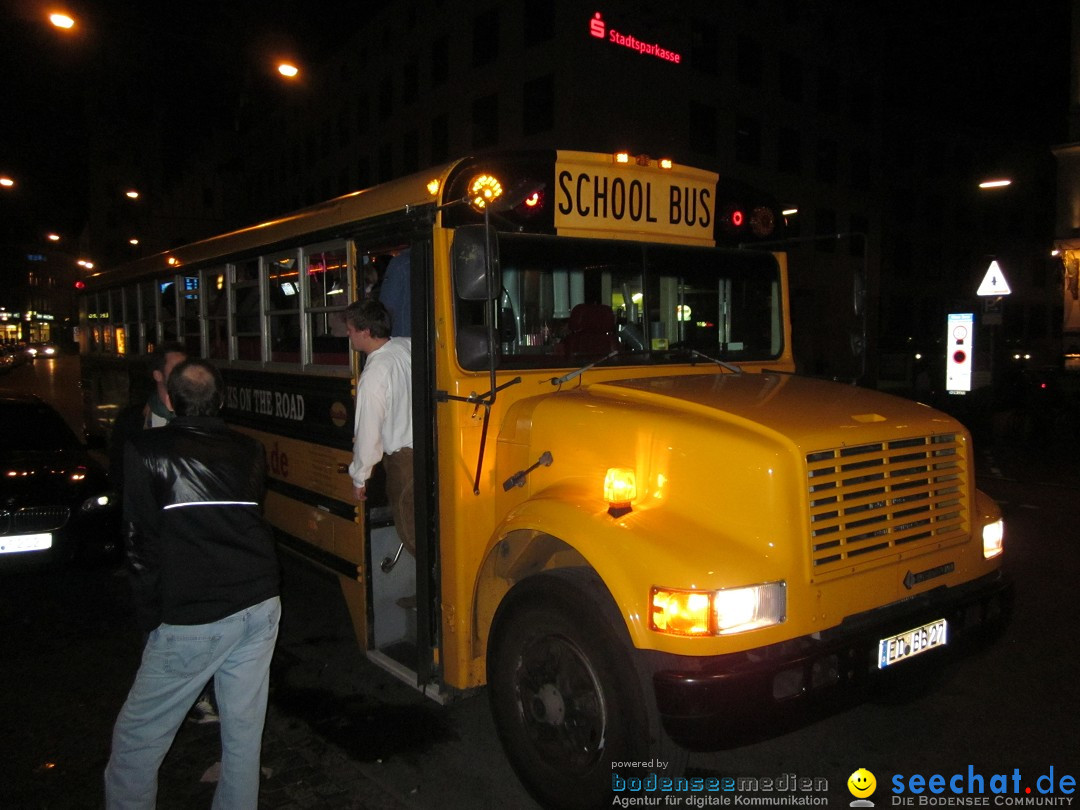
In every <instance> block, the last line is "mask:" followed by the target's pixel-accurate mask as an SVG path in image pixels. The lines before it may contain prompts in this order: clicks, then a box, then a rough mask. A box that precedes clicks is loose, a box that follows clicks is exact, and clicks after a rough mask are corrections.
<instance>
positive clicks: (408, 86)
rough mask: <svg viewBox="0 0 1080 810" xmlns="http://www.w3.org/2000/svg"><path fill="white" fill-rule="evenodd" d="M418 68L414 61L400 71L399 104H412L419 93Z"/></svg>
mask: <svg viewBox="0 0 1080 810" xmlns="http://www.w3.org/2000/svg"><path fill="white" fill-rule="evenodd" d="M419 88H420V75H419V68H418V67H417V64H416V62H415V61H412V62H409V63H408V64H407V65H405V67H404V68H402V70H401V103H402V104H412V103H413V102H415V101H416V97H417V95H418V94H419V92H420V89H419Z"/></svg>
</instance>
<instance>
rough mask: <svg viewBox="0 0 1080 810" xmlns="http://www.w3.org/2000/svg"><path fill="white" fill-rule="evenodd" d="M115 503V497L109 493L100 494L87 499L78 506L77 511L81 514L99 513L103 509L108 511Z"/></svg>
mask: <svg viewBox="0 0 1080 810" xmlns="http://www.w3.org/2000/svg"><path fill="white" fill-rule="evenodd" d="M115 502H116V498H115V496H113V495H112V493H109V492H102V493H100V494H98V495H94V496H92V497H89V498H87V499H86V500H85V501H83V502H82V504H80V506H79V511H80V512H82V513H83V514H88V513H90V512H100V511H102V510H104V509H108V508H109V507H111V506H112V505H113V504H114V503H115Z"/></svg>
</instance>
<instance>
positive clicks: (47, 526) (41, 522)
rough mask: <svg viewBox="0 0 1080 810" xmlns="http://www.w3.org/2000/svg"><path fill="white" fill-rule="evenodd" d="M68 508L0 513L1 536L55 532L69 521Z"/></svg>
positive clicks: (38, 508)
mask: <svg viewBox="0 0 1080 810" xmlns="http://www.w3.org/2000/svg"><path fill="white" fill-rule="evenodd" d="M68 513H69V510H68V508H67V507H66V506H38V507H28V508H26V509H16V510H14V511H11V512H4V511H0V535H9V534H34V533H37V532H55V531H57V530H58V529H61V528H63V527H64V524H65V523H67V521H68Z"/></svg>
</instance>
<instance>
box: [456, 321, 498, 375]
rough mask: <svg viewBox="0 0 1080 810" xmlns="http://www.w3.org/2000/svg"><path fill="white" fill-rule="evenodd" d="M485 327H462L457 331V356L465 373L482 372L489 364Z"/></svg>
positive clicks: (489, 356)
mask: <svg viewBox="0 0 1080 810" xmlns="http://www.w3.org/2000/svg"><path fill="white" fill-rule="evenodd" d="M490 345H491V344H490V343H489V342H488V330H487V327H485V326H462V327H460V328H459V329H458V331H457V356H458V362H459V363H460V364H461V367H462V368H463V369H465V370H466V371H484V370H485V369H487V368H488V367H489V365H490V364H491V353H490V352H489V350H488V348H489V346H490Z"/></svg>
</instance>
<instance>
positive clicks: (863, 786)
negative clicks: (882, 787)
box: [847, 768, 877, 799]
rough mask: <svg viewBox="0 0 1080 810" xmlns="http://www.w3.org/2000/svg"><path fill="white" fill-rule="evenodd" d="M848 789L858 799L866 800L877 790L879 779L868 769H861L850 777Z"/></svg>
mask: <svg viewBox="0 0 1080 810" xmlns="http://www.w3.org/2000/svg"><path fill="white" fill-rule="evenodd" d="M847 787H848V790H850V791H851V795H852V796H854V797H855V798H856V799H865V798H866V797H867V796H869V795H870V794H871V793H873V792H874V790H875V789H876V788H877V779H875V778H874V775H873V774H872V773H870V771H868V770H866V768H859V770H857V771H855V773H853V774H852V775H851V776H849V777H848V780H847Z"/></svg>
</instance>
